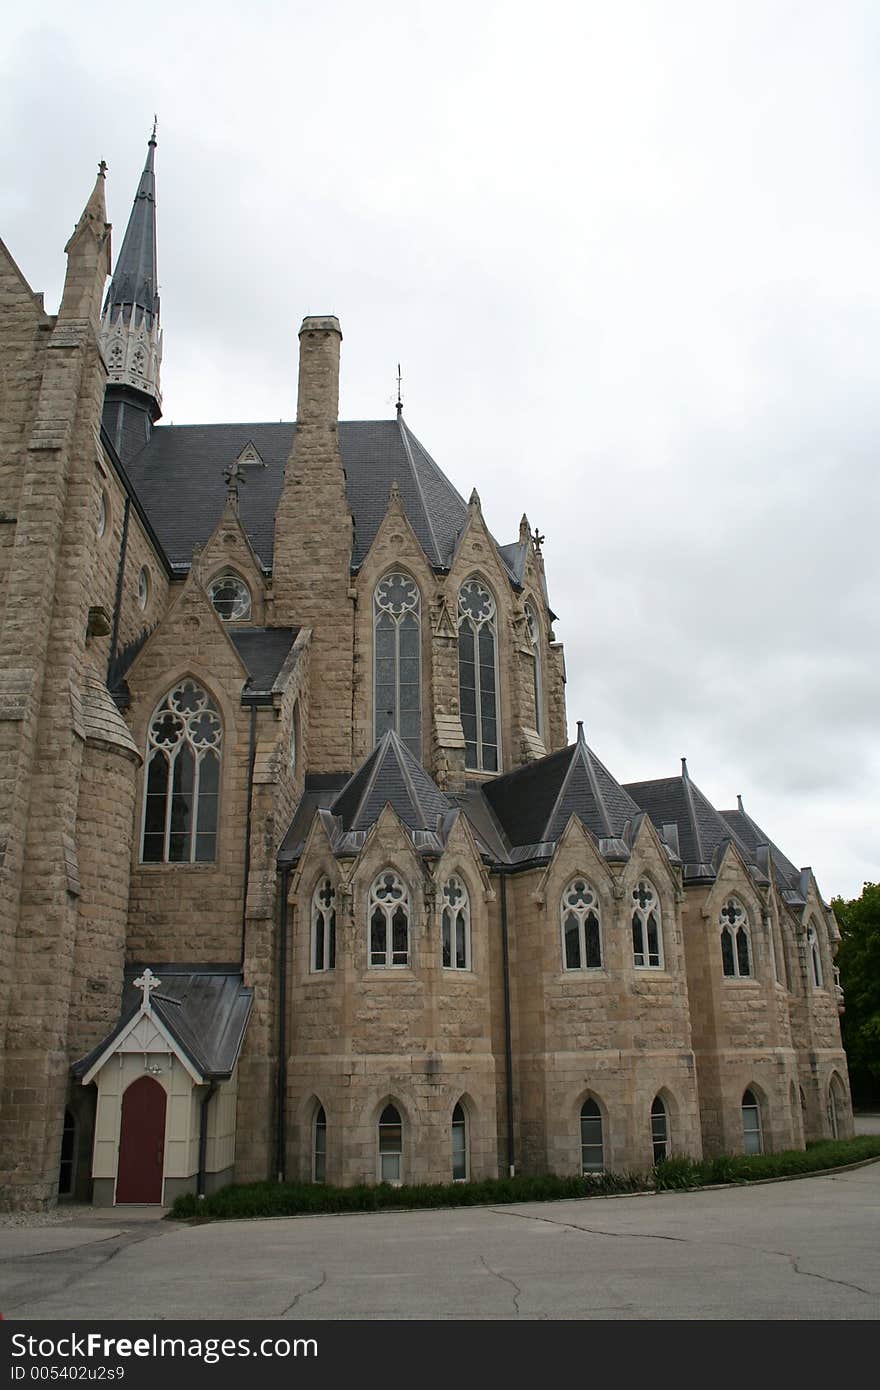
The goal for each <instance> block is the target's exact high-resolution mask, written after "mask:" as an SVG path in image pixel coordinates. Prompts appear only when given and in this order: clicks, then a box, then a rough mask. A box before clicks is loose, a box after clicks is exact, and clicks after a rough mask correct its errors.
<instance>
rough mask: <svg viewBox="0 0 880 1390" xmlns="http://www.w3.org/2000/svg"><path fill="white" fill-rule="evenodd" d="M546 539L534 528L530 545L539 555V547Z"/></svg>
mask: <svg viewBox="0 0 880 1390" xmlns="http://www.w3.org/2000/svg"><path fill="white" fill-rule="evenodd" d="M546 539H547V537H546V536H542V535H541V532H540V531H539V530H538V528H537V526H536V527H535V529H534V531H533V533H532V544H533V545H534V547H535V550H536V551H537V552H538V554H539V555H540V553H541V546H542V545H543V544H544V542H545V540H546Z"/></svg>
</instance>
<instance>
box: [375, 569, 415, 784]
mask: <svg viewBox="0 0 880 1390" xmlns="http://www.w3.org/2000/svg"><path fill="white" fill-rule="evenodd" d="M373 622H374V638H375V649H374V668H373V670H374V682H373V696H374V711H375V717H374V731H375V738H376V740H377V742H378V740H379V739H380V738H381V737H382V735H383V734H384V733H387V732H388V730H389V729H393V730H394V731H395V733H397V734H398V735H399V736H400V738H401V739H402V740H403V742H404V743H405V744H406V746H407V748H408V749H409V751H410V752H411V753H412V755H413V757H415V758H418V759H419V761H420V762H421V758H422V714H421V706H422V676H421V671H422V660H421V599H420V596H419V590H418V586H417V584H416V583H415V580H413V579H410V577H409V575H408V574H401V573H399V572H397V571H395V572H394V573H393V574H386V575H385V578H384V579H380V580H379V583H378V584H377V585H376V592H375V594H374V596H373Z"/></svg>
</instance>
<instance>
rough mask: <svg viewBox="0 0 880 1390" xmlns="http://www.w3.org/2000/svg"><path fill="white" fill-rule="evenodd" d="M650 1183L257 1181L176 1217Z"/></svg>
mask: <svg viewBox="0 0 880 1390" xmlns="http://www.w3.org/2000/svg"><path fill="white" fill-rule="evenodd" d="M647 1185H648V1184H647V1183H646V1181H645V1179H644V1178H640V1177H637V1176H635V1175H634V1174H631V1173H623V1174H619V1173H595V1174H588V1175H586V1176H585V1177H570V1178H560V1177H555V1176H554V1175H553V1174H551V1173H548V1174H545V1175H543V1176H541V1177H517V1178H488V1179H486V1180H485V1181H484V1182H456V1183H422V1184H419V1185H417V1186H410V1187H391V1186H390V1185H389V1184H388V1183H378V1184H376V1185H375V1186H372V1185H370V1186H367V1185H363V1184H362V1185H360V1186H358V1187H329V1186H327V1185H326V1184H324V1183H305V1182H287V1183H272V1182H258V1183H248V1184H246V1185H235V1184H233V1185H232V1186H230V1187H223V1188H221V1189H220V1191H219V1192H215V1193H214V1194H213V1195H212V1196H210V1197H206V1198H204V1199H203V1200H200V1199H199V1198H198V1197H196V1196H194V1194H192V1193H186V1194H185V1195H184V1196H181V1197H178V1198H177V1199H176V1201H175V1203H174V1206H173V1207H172V1209H171V1216H172V1217H173V1218H174V1219H175V1220H178V1221H183V1220H193V1219H195V1220H197V1221H223V1220H232V1219H240V1218H242V1217H253V1216H301V1215H308V1214H309V1213H314V1212H346V1211H393V1210H398V1211H399V1210H402V1209H406V1210H412V1209H414V1208H424V1207H465V1206H484V1205H487V1204H490V1203H491V1204H495V1205H504V1204H506V1203H508V1202H555V1201H560V1200H561V1199H563V1198H566V1197H597V1196H609V1195H611V1194H613V1193H619V1192H638V1191H641V1190H644V1189H645V1188H646V1186H647Z"/></svg>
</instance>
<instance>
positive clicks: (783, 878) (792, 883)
mask: <svg viewBox="0 0 880 1390" xmlns="http://www.w3.org/2000/svg"><path fill="white" fill-rule="evenodd" d="M719 814H720V815H721V817H722V818H723V820H724V821H725V823H726V824H727V825H729V826H730V829H731V830H732V831H733V833H734V835H735V836H736V838H737V840H738V841H739V842H740V843H741V844H742V845H743V847H744V848H745V849H746V850H748V852H749V855H750V857H751V858H753V859H754V858H755V856H756V854H757V851H758V849H759V847H760V846H763V845H766V846H767V848H768V849H769V852H770V858H771V859H772V861H773V868H774V869H775V871H776V878H777V881H778V883H779V887H780V888H783V889H789V890H790V891H791V892H794V893H797V894H800V892H801V888H802V882H801V872H800V870H799V869H796V868H795V866H794V864H792V862H791V860H790V859H787V858H786V857H785V855H784V854H783V853H782V850H781V849H779V848H778V847H777V846H776V845H775V844H774V843H773V841H772V840H771V839H770V836H769V835H767V834H765V832H764V831H763V830H762V829H761V827H760V826H759V825H756V824H755V822H754V821H753V820H752V818H751V816H749V815H748V814H747V812H746V811H745V809H744V808H743V805H742V802H741V801H740V803H739V806H738V808H737V810H735V811H721V812H719Z"/></svg>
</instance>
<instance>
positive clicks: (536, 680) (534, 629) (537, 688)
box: [526, 603, 544, 738]
mask: <svg viewBox="0 0 880 1390" xmlns="http://www.w3.org/2000/svg"><path fill="white" fill-rule="evenodd" d="M526 627H527V629H528V635H529V646H530V648H531V651H532V682H533V689H534V692H535V730H536V732H537V733H538V735H539V736H540V737H541V738H543V737H544V680H543V676H544V673H543V671H542V669H541V625H540V623H539V622H538V615H537V613H536V612H535V610H534V608H533V607H532V605H531V604H530V603H527V604H526Z"/></svg>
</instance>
